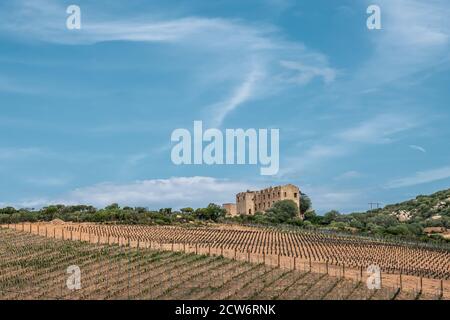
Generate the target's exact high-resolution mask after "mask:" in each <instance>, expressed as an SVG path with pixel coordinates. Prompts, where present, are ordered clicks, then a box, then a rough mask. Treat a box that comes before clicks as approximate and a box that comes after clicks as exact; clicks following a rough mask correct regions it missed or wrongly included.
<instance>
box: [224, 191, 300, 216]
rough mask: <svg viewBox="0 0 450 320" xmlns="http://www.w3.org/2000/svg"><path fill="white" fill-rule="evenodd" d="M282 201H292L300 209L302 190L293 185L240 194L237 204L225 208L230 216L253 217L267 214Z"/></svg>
mask: <svg viewBox="0 0 450 320" xmlns="http://www.w3.org/2000/svg"><path fill="white" fill-rule="evenodd" d="M281 200H292V201H294V202H295V203H296V204H297V207H299V208H300V189H299V188H298V187H297V186H294V185H293V184H287V185H284V186H276V187H269V188H266V189H263V190H258V191H250V190H247V191H245V192H240V193H238V194H237V195H236V203H225V204H223V208H224V209H225V210H226V211H227V215H229V216H232V217H233V216H237V215H242V214H248V215H253V214H255V213H256V212H265V211H266V210H268V209H270V208H271V207H272V206H273V204H274V203H275V202H277V201H281Z"/></svg>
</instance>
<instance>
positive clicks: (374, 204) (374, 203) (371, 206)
mask: <svg viewBox="0 0 450 320" xmlns="http://www.w3.org/2000/svg"><path fill="white" fill-rule="evenodd" d="M369 205H370V210H372V209H373V207H374V206H377V209H378V208H380V206H381V203H379V202H369Z"/></svg>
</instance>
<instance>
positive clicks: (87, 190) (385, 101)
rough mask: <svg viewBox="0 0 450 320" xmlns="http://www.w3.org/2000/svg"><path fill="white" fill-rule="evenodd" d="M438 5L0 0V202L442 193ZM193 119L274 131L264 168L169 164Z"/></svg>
mask: <svg viewBox="0 0 450 320" xmlns="http://www.w3.org/2000/svg"><path fill="white" fill-rule="evenodd" d="M373 3H376V4H377V5H379V6H380V8H381V19H382V20H381V21H382V29H381V30H368V29H367V27H366V19H367V17H368V15H367V14H366V8H367V7H368V6H369V5H370V4H373ZM71 4H76V5H78V6H80V8H81V23H82V28H81V30H68V29H67V28H66V19H67V16H68V14H66V8H67V6H69V5H71ZM449 16H450V8H449V6H448V4H447V3H446V1H444V0H443V1H441V0H434V1H416V0H381V1H377V2H371V1H363V0H361V1H358V2H356V1H345V0H341V1H324V0H321V1H291V0H265V1H253V0H249V1H233V0H227V1H192V0H191V1H142V0H130V1H126V2H125V1H102V0H100V1H74V0H71V1H52V0H33V1H31V0H17V1H8V2H6V1H3V2H2V3H1V4H0V110H1V112H0V181H1V183H0V205H2V206H6V205H14V206H25V207H40V206H43V205H46V204H50V203H67V204H71V203H88V204H93V205H96V206H99V207H101V206H104V205H106V204H109V203H112V202H118V203H120V204H121V205H143V206H148V207H150V208H159V207H174V208H178V207H180V206H194V207H197V206H202V205H206V204H208V203H209V202H216V203H222V202H230V201H233V200H234V194H235V193H236V192H239V191H242V190H243V189H253V188H260V187H265V186H268V185H277V184H283V183H294V184H297V185H298V186H299V187H300V188H301V189H302V191H303V192H305V193H307V194H308V195H310V197H311V198H312V201H313V205H314V207H315V209H316V210H317V211H318V212H321V213H322V212H325V211H326V210H330V209H338V210H340V211H341V212H350V211H355V210H366V209H367V208H368V202H381V203H383V204H388V203H392V202H398V201H402V200H406V199H408V198H411V197H414V196H416V195H417V194H425V193H431V192H434V191H437V190H440V189H443V188H448V187H450V148H449V138H450V126H449V125H448V123H449V120H450V109H449V107H450V106H449V101H450V90H449V83H450V72H449V66H450V50H449V49H450V38H449V37H450V23H449V19H448V17H449ZM194 120H202V121H203V122H204V125H205V126H208V127H218V128H220V129H226V128H279V129H280V171H279V173H278V174H277V175H276V176H272V177H267V176H261V175H260V174H259V166H254V165H228V166H226V165H224V166H218V165H215V166H206V165H200V166H199V165H197V166H195V165H191V166H189V165H184V166H183V165H182V166H176V165H174V164H173V163H172V161H171V159H170V152H171V147H172V143H171V141H170V135H171V132H172V131H173V130H175V129H177V128H187V129H190V130H192V126H193V121H194Z"/></svg>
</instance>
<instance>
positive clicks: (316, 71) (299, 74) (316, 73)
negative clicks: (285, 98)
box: [280, 60, 336, 85]
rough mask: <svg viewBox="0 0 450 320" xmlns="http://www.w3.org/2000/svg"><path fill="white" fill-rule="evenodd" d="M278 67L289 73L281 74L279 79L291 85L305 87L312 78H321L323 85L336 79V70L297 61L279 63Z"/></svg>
mask: <svg viewBox="0 0 450 320" xmlns="http://www.w3.org/2000/svg"><path fill="white" fill-rule="evenodd" d="M280 65H281V66H282V67H284V68H286V69H288V70H290V71H291V72H290V73H289V74H287V73H286V74H282V75H281V77H282V78H283V79H284V80H285V81H287V82H291V83H296V84H299V85H305V84H307V83H309V82H310V81H311V80H313V79H314V78H322V79H323V81H324V82H325V83H330V82H332V81H334V79H335V78H336V70H335V69H332V68H327V67H317V66H310V65H305V64H303V63H302V62H297V61H286V60H283V61H280Z"/></svg>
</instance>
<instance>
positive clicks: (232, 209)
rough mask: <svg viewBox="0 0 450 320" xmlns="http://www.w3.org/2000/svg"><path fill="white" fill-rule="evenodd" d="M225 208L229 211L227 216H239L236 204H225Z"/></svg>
mask: <svg viewBox="0 0 450 320" xmlns="http://www.w3.org/2000/svg"><path fill="white" fill-rule="evenodd" d="M223 208H224V209H225V210H226V211H227V216H230V217H234V216H237V208H236V204H235V203H224V204H223Z"/></svg>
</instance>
